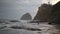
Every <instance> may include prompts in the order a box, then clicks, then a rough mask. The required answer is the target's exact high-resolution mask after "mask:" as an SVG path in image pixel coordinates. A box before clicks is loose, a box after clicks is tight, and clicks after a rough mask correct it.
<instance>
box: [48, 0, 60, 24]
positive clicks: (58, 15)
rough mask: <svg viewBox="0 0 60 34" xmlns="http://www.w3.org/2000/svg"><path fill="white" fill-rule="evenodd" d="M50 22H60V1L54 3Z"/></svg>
mask: <svg viewBox="0 0 60 34" xmlns="http://www.w3.org/2000/svg"><path fill="white" fill-rule="evenodd" d="M49 23H54V24H60V1H59V2H58V3H56V4H55V5H53V7H52V12H51V15H50V19H49Z"/></svg>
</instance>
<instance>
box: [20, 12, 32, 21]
mask: <svg viewBox="0 0 60 34" xmlns="http://www.w3.org/2000/svg"><path fill="white" fill-rule="evenodd" d="M21 20H32V16H31V15H30V14H29V13H26V14H24V15H23V16H22V17H21Z"/></svg>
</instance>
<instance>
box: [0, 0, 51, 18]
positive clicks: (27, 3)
mask: <svg viewBox="0 0 60 34" xmlns="http://www.w3.org/2000/svg"><path fill="white" fill-rule="evenodd" d="M48 1H50V0H0V18H1V19H2V18H3V19H20V18H21V16H22V15H23V14H25V13H27V12H28V13H30V14H31V15H32V17H34V16H35V15H36V13H37V10H38V7H39V6H40V5H41V4H42V3H47V2H48Z"/></svg>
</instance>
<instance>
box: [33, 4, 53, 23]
mask: <svg viewBox="0 0 60 34" xmlns="http://www.w3.org/2000/svg"><path fill="white" fill-rule="evenodd" d="M51 9H52V5H51V4H42V5H41V6H40V7H39V8H38V12H37V14H36V16H35V17H34V19H33V21H32V22H34V20H37V21H38V22H47V21H48V18H49V14H50V13H51ZM35 22H36V21H35Z"/></svg>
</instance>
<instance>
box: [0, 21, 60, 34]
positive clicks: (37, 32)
mask: <svg viewBox="0 0 60 34" xmlns="http://www.w3.org/2000/svg"><path fill="white" fill-rule="evenodd" d="M0 21H1V20H0ZM2 21H3V22H2V23H1V22H0V34H60V26H59V25H49V24H47V22H44V23H43V22H42V23H39V24H38V23H29V22H28V23H27V21H26V20H25V21H22V20H19V21H18V22H11V21H10V20H2Z"/></svg>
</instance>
